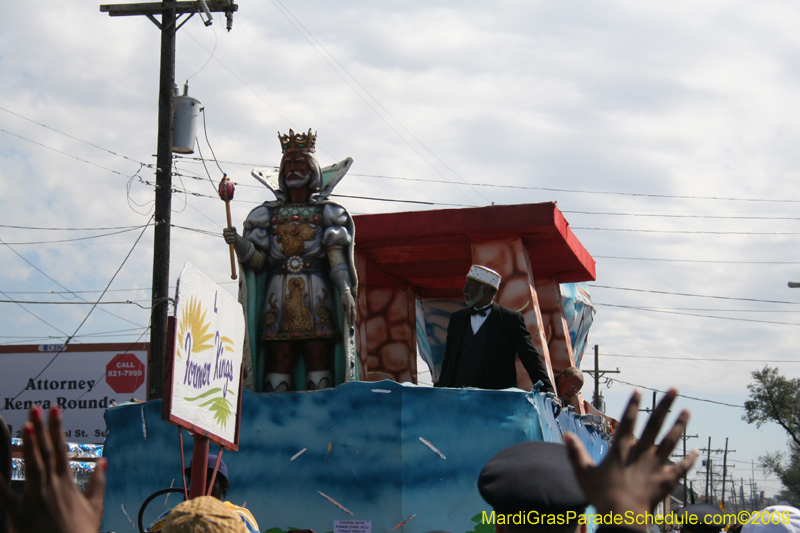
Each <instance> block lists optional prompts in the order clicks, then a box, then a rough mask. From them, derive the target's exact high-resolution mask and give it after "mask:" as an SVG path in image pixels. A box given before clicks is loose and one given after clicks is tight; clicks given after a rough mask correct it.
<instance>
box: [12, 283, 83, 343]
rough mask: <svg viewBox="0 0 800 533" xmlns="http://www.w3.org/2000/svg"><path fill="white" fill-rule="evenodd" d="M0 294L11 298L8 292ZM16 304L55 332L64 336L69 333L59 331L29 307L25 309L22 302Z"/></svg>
mask: <svg viewBox="0 0 800 533" xmlns="http://www.w3.org/2000/svg"><path fill="white" fill-rule="evenodd" d="M0 294H2V295H3V296H5V297H6V298H9V300H11V298H10V297H9V296H8V294H6V293H4V292H3V291H0ZM17 305H18V306H20V307H21V308H22V310H23V311H25V312H26V313H28V314H29V315H31V316H32V317H34V318H35V319H37V320H39V321H40V322H43V323H45V324H47V325H48V326H50V327H51V328H53V329H54V330H56V331H57V332H59V333H61V334H62V335H64V336H65V337H66V336H68V335H69V334H68V333H66V332H64V331H61V330H60V329H58V328H57V327H55V326H54V325H53V324H51V323H50V322H48V321H47V320H45V319H44V318H42V317H40V316H39V315H37V314H36V313H34V312H33V311H31V310H29V309H25V307H24V306H23V305H22V304H20V303H17Z"/></svg>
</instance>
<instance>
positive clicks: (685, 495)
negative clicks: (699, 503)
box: [675, 427, 700, 507]
mask: <svg viewBox="0 0 800 533" xmlns="http://www.w3.org/2000/svg"><path fill="white" fill-rule="evenodd" d="M699 436H700V435H687V434H686V428H685V427H684V428H683V435H681V440H682V441H683V455H680V456H675V457H680V458H681V459H683V458H685V457H686V441H687V440H689V439H696V438H697V437H699ZM687 474H688V472H684V474H683V506H684V507H686V506H687V505H688V501H689V494H688V492H689V489H688V487H687V483H688V480H687V479H686V477H687Z"/></svg>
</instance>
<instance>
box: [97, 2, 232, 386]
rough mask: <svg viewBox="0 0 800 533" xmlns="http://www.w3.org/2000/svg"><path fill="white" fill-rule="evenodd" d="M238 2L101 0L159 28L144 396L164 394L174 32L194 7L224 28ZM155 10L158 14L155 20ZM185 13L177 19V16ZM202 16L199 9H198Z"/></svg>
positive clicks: (115, 13)
mask: <svg viewBox="0 0 800 533" xmlns="http://www.w3.org/2000/svg"><path fill="white" fill-rule="evenodd" d="M238 9H239V6H237V5H236V4H234V3H233V0H197V1H190V2H148V3H141V4H115V5H101V6H100V11H101V12H104V13H106V12H107V13H108V14H109V15H110V16H112V17H121V16H133V15H144V16H146V17H147V18H149V19H150V20H151V21H152V22H153V23H154V24H155V25H156V26H157V27H158V29H159V30H161V73H160V78H159V83H158V151H157V154H156V202H155V236H154V240H153V294H152V308H151V311H150V355H149V356H148V359H147V399H148V400H154V399H158V398H161V397H163V395H164V362H165V360H166V355H167V354H166V352H167V316H168V311H169V305H168V304H169V246H170V227H171V215H172V118H173V112H174V111H173V101H174V100H173V96H174V90H175V34H176V33H177V31H178V30H179V29H180V28H181V26H183V25H184V24H185V23H186V22H187V21H188V20H189V19H190V18H192V16H193V15H194V14H195V13H200V12H202V13H204V14H205V17H206V19H205V20H204V23H205V25H206V26H208V25H210V24H211V13H212V12H224V13H225V14H226V18H227V28H228V31H230V30H231V27H232V25H233V13H234V12H235V11H238ZM156 15H160V16H161V20H160V21H159V20H158V19H157V18H156ZM183 15H187V16H186V17H185V18H184V19H183V21H182V22H180V24H178V21H179V19H180V17H181V16H183ZM201 16H202V15H201Z"/></svg>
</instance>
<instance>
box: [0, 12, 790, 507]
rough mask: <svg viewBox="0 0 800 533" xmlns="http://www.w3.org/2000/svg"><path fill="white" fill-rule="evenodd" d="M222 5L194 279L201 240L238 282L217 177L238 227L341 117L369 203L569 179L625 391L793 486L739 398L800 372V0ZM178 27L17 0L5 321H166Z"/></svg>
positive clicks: (183, 209)
mask: <svg viewBox="0 0 800 533" xmlns="http://www.w3.org/2000/svg"><path fill="white" fill-rule="evenodd" d="M222 19H223V17H220V16H219V15H215V20H214V22H213V24H212V25H211V26H209V27H206V26H204V25H203V23H202V21H201V19H200V17H199V16H194V17H193V18H192V19H191V20H189V21H188V22H187V23H186V25H185V26H183V27H182V28H181V29H180V31H179V32H178V36H177V51H176V66H175V68H176V82H177V83H178V84H180V85H182V84H183V83H184V82H185V81H187V80H188V83H189V94H190V95H192V96H194V97H196V98H198V99H199V100H200V101H201V102H202V105H203V107H204V113H203V115H204V118H205V127H204V126H203V125H202V124H201V126H200V129H199V130H198V134H197V136H198V145H197V148H196V150H195V153H194V154H193V155H192V156H189V157H181V158H178V159H176V161H175V172H176V176H175V178H174V180H173V183H174V187H175V189H176V192H175V193H174V194H173V198H172V208H173V213H172V223H173V224H174V226H175V227H173V229H172V248H171V271H170V283H171V284H173V285H174V283H175V281H176V279H177V276H178V274H179V273H180V271H181V269H182V267H183V265H184V264H185V263H187V262H190V263H192V264H193V265H194V266H196V267H198V268H200V269H201V270H202V271H204V272H205V273H206V274H208V275H209V276H210V277H211V278H212V279H214V280H215V281H217V282H218V283H220V284H221V285H222V286H223V287H225V288H226V289H227V290H229V291H230V292H231V293H232V294H235V293H236V285H235V282H234V283H232V282H231V281H230V277H229V262H228V261H229V260H228V255H227V254H228V252H227V249H226V247H225V245H224V243H223V241H222V239H221V237H220V236H219V234H220V232H221V229H222V227H223V226H224V225H225V210H224V205H223V203H222V202H221V201H220V200H219V199H218V198H217V197H216V193H215V190H214V187H213V186H212V183H210V181H209V180H211V181H213V182H214V186H215V184H216V183H218V181H219V179H220V178H221V176H222V172H225V173H227V174H228V175H229V176H230V177H231V179H232V180H233V181H234V182H235V183H236V184H237V189H236V193H235V198H234V201H233V202H232V204H231V210H232V217H233V220H234V224H235V225H239V226H241V221H243V220H244V218H245V217H246V215H247V213H248V212H249V211H250V210H251V209H252V208H253V207H255V206H256V205H257V204H259V203H260V202H263V201H265V200H269V199H271V198H272V196H271V195H270V193H269V192H268V191H266V190H265V189H264V187H263V186H262V185H260V184H259V183H258V182H257V181H256V180H255V179H253V178H252V177H251V176H250V170H251V169H252V168H255V167H269V166H275V165H277V164H278V162H279V158H280V146H279V143H278V142H277V138H276V137H277V133H278V131H281V132H286V131H287V130H288V129H289V128H294V130H295V131H307V130H308V129H309V128H312V129H313V130H315V131H317V132H318V138H317V155H318V158H319V160H320V162H321V163H322V164H323V165H326V164H331V163H334V162H337V161H340V160H342V159H344V158H345V157H352V158H353V160H354V163H353V166H352V168H351V170H350V173H349V174H348V176H347V177H346V178H345V179H344V180H343V181H342V182H341V184H340V185H339V186H338V187H337V189H336V191H335V192H336V193H337V194H338V195H341V196H339V197H338V198H337V200H338V201H340V202H342V203H343V204H344V205H345V206H346V207H347V208H348V209H349V211H350V212H351V213H353V214H364V213H381V212H393V211H414V210H427V209H445V208H453V207H470V206H485V205H490V204H492V203H494V204H526V203H537V202H551V201H554V202H557V204H558V207H559V209H561V211H562V212H563V213H564V216H565V217H566V219H567V220H568V221H569V223H570V225H571V228H572V230H573V232H574V233H575V235H576V236H577V237H578V239H579V240H580V241H581V242H582V243H583V245H584V247H585V248H586V249H587V250H588V251H589V253H591V254H592V255H593V257H594V258H595V260H596V261H597V280H596V281H594V282H591V283H590V284H589V289H590V292H591V295H592V298H593V301H594V303H595V306H596V308H597V314H596V317H595V323H594V325H593V327H592V329H591V332H590V334H589V345H590V347H591V346H594V345H598V346H599V353H600V365H601V369H617V368H618V369H619V370H620V374H611V375H607V376H606V377H608V378H611V380H612V381H611V382H609V383H604V384H603V385H602V386H603V389H602V391H603V394H604V397H605V399H606V402H607V406H608V408H607V411H608V413H609V414H611V415H615V414H618V413H620V412H621V410H622V408H623V406H624V403H625V401H626V399H627V397H628V396H629V395H630V393H631V391H632V390H633V389H634V388H635V387H636V386H641V387H645V393H644V397H645V399H646V401H647V403H649V401H650V399H651V396H650V395H651V392H650V391H649V389H657V390H660V391H664V390H666V389H667V388H668V387H672V386H674V387H677V388H678V389H679V390H680V392H681V394H683V395H684V396H682V397H681V398H679V400H678V401H677V402H676V405H675V407H674V408H673V415H674V414H676V413H677V411H678V410H679V409H682V408H688V409H690V410H691V411H692V414H693V420H692V422H690V427H689V434H691V435H698V437H697V438H694V439H689V440H688V443H687V446H688V447H689V448H691V447H706V446H707V444H708V438H709V437H711V439H712V442H711V447H712V448H713V449H721V448H724V445H725V439H726V438H728V439H729V448H730V449H732V450H736V452H735V453H731V454H729V457H728V459H729V460H728V462H729V463H733V464H734V465H735V466H734V467H732V473H733V476H734V478H735V479H736V481H737V487H738V482H739V479H740V478H744V479H745V482H747V481H748V480H749V478H751V477H753V478H754V479H755V480H756V483H757V484H758V486H759V488H760V489H763V490H765V491H766V492H767V495H771V494H774V493H775V492H776V491H777V490H778V489H779V488H780V483H779V482H778V481H777V480H776V479H775V478H774V477H771V476H766V475H765V474H764V473H763V472H761V471H760V470H758V468H752V466H751V461H757V460H758V457H759V456H760V455H763V454H764V453H765V452H769V451H781V450H785V449H786V442H787V440H788V438H787V436H786V435H785V434H784V433H783V432H782V430H780V429H779V428H777V427H776V426H774V425H771V426H770V425H767V426H764V427H762V428H761V429H757V428H756V427H755V426H751V425H748V424H747V423H746V422H744V421H742V419H741V416H742V414H743V410H742V408H741V407H737V406H741V405H742V404H743V402H744V401H745V400H746V399H747V396H748V391H747V385H748V383H750V381H751V372H753V371H754V370H758V369H761V368H763V367H764V366H765V365H767V364H769V365H771V366H777V367H778V368H779V369H780V370H781V372H782V373H783V374H785V375H787V376H789V377H797V374H798V368H800V367H799V366H798V363H800V357H798V355H797V351H796V348H795V345H796V342H797V338H798V336H800V328H799V327H798V326H800V315H798V313H799V312H800V290H796V289H790V288H788V287H787V282H788V281H790V280H800V259H798V257H797V252H796V250H797V249H798V248H797V241H798V238H797V236H798V235H799V234H800V228H798V224H797V220H798V219H800V209H798V206H800V182H798V180H797V179H796V178H797V170H796V169H797V168H798V165H799V164H800V161H798V158H799V155H798V154H800V152H798V150H797V149H796V148H795V147H796V145H797V144H798V141H799V140H800V122H799V121H798V120H797V118H798V116H799V113H798V111H800V109H798V108H799V107H800V103H799V102H798V99H797V97H796V95H797V94H798V92H800V91H798V89H800V34H798V32H797V30H796V28H797V27H798V25H800V6H798V5H797V4H796V3H792V2H788V1H782V0H776V1H771V0H765V1H763V2H758V3H751V2H744V1H737V0H730V1H725V2H722V1H713V0H709V1H706V2H702V3H697V2H688V1H672V2H638V1H633V0H630V1H607V2H588V1H575V2H555V1H549V2H548V1H522V0H520V1H498V2H492V3H488V2H480V1H472V0H458V1H430V0H427V1H424V2H423V1H413V0H406V1H402V2H400V1H387V2H365V1H355V0H352V1H347V0H344V1H339V2H324V1H320V0H297V1H288V0H272V1H265V0H262V1H260V2H253V1H248V0H241V2H240V3H239V11H238V13H236V15H235V16H234V24H233V30H232V31H231V32H227V31H226V30H225V28H224V20H222ZM159 46H160V38H159V32H158V30H157V28H156V26H155V25H154V24H153V23H152V22H151V21H149V20H148V19H147V18H145V17H141V16H137V17H114V18H112V17H109V16H108V14H106V13H101V12H100V10H99V4H98V3H95V2H88V1H86V0H78V1H74V0H73V1H70V2H67V1H64V0H48V1H47V2H44V1H41V0H28V1H25V2H2V3H0V206H2V209H0V213H2V214H1V215H0V239H2V245H0V261H2V265H3V268H2V269H1V270H0V291H2V292H1V293H0V298H1V299H2V300H3V303H2V305H0V320H2V324H3V326H2V327H0V344H40V343H60V342H63V341H64V339H66V338H67V337H71V336H74V340H73V342H129V341H130V342H133V341H136V340H139V339H141V340H147V335H146V326H147V323H148V320H149V310H148V307H149V305H150V297H149V293H148V289H149V287H150V286H151V276H152V274H151V269H152V249H153V247H152V240H153V232H152V227H147V224H148V222H149V220H150V217H151V215H152V212H153V199H154V185H153V183H154V168H153V167H154V163H155V157H154V154H155V151H156V131H157V104H158V75H159ZM200 157H203V158H205V159H206V162H205V166H204V165H203V163H202V162H201V161H200V160H198V159H197V158H200ZM214 157H216V159H217V162H215V161H214ZM220 169H221V170H220ZM209 176H210V178H209ZM352 197H361V198H352ZM364 197H366V198H369V199H364ZM42 228H45V229H42ZM77 239H80V240H77ZM792 243H794V244H792ZM106 287H108V291H107V292H106V293H105V294H104V295H103V296H102V300H101V301H102V302H117V303H103V304H101V305H99V306H97V308H96V309H94V310H93V311H92V312H91V314H89V311H90V310H91V309H92V307H91V305H88V304H85V303H80V302H82V299H83V300H86V301H90V302H94V301H96V300H97V299H98V298H99V297H100V296H101V294H102V291H103V290H104V289H106ZM13 302H17V303H13ZM20 302H50V303H46V304H45V303H20ZM87 314H88V319H87ZM76 332H77V333H76ZM583 368H584V369H587V368H589V369H591V368H593V363H592V357H591V355H590V354H587V356H586V363H584V365H583ZM423 379H424V378H423ZM584 395H585V396H588V397H590V396H591V390H590V386H589V385H587V386H586V387H585V389H584ZM713 402H717V403H713ZM721 460H722V455H721V454H719V455H717V456H716V459H715V462H720V463H721ZM702 471H703V467H702V466H699V465H698V466H697V467H695V469H694V470H693V471H692V474H691V476H694V479H696V480H698V481H697V483H698V484H699V486H701V487H702V486H703V481H702V479H703V474H702ZM691 476H690V477H691ZM728 490H730V488H729V489H728ZM748 490H749V488H748V487H747V486H746V487H745V492H748ZM737 491H738V488H737Z"/></svg>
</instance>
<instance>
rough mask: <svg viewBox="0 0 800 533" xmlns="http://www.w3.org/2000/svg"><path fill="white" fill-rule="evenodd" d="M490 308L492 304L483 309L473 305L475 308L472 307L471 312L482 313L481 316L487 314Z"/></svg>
mask: <svg viewBox="0 0 800 533" xmlns="http://www.w3.org/2000/svg"><path fill="white" fill-rule="evenodd" d="M489 309H491V306H489V307H484V308H483V309H475V308H474V307H473V308H471V309H470V310H469V314H470V315H480V316H486V313H488V312H489Z"/></svg>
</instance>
